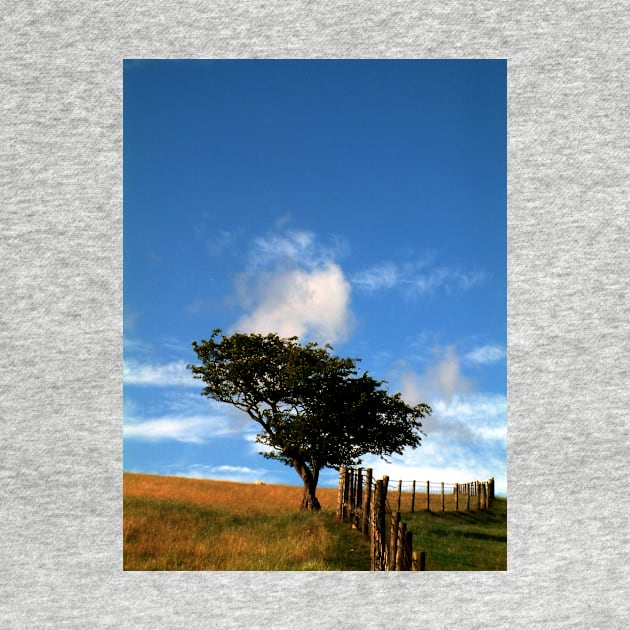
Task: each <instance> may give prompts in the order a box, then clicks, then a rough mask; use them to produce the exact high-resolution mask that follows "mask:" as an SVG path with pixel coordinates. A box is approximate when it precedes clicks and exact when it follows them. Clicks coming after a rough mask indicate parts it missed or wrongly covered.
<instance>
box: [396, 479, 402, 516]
mask: <svg viewBox="0 0 630 630" xmlns="http://www.w3.org/2000/svg"><path fill="white" fill-rule="evenodd" d="M401 496H402V480H399V481H398V504H397V506H396V511H397V512H400V498H401Z"/></svg>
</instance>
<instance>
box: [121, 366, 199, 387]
mask: <svg viewBox="0 0 630 630" xmlns="http://www.w3.org/2000/svg"><path fill="white" fill-rule="evenodd" d="M123 382H124V383H125V384H126V385H154V386H160V387H165V386H172V385H185V386H188V387H199V382H198V381H196V380H195V379H193V377H192V374H191V372H190V370H187V369H186V362H185V361H173V362H171V363H163V364H149V363H140V362H138V361H132V360H129V361H124V363H123Z"/></svg>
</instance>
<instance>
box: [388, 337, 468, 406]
mask: <svg viewBox="0 0 630 630" xmlns="http://www.w3.org/2000/svg"><path fill="white" fill-rule="evenodd" d="M460 363H461V362H460V359H459V357H458V355H457V353H456V352H455V349H454V347H453V346H448V347H447V348H446V349H445V350H444V352H443V354H442V356H441V357H440V358H439V359H438V360H437V361H436V362H434V363H432V364H431V365H430V366H429V367H427V368H426V369H425V370H424V371H423V372H422V373H421V374H418V373H417V372H415V371H414V370H412V369H404V370H403V372H402V373H401V375H400V382H401V385H402V394H403V397H404V398H405V400H407V401H409V402H412V403H416V402H421V401H425V402H426V401H427V399H429V398H438V399H439V398H447V399H448V398H451V397H452V396H453V395H454V394H456V393H461V392H468V391H470V389H471V387H472V381H471V380H470V379H469V378H467V377H466V376H464V375H463V374H462V371H461V367H460Z"/></svg>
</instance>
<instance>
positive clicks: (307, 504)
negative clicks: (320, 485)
mask: <svg viewBox="0 0 630 630" xmlns="http://www.w3.org/2000/svg"><path fill="white" fill-rule="evenodd" d="M293 466H294V468H295V469H296V470H297V472H298V474H299V475H300V477H301V478H302V481H303V482H304V495H303V496H302V505H301V506H300V510H301V511H305V510H321V509H322V506H321V505H320V504H319V501H318V499H317V497H316V496H315V490H316V489H317V481H318V478H319V470H314V471H311V470H310V469H309V468H308V466H307V465H306V464H304V463H303V462H300V461H297V460H294V462H293Z"/></svg>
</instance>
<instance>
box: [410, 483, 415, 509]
mask: <svg viewBox="0 0 630 630" xmlns="http://www.w3.org/2000/svg"><path fill="white" fill-rule="evenodd" d="M415 503H416V480H415V479H414V480H413V483H412V484H411V513H412V514H413V509H414V506H415Z"/></svg>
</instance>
